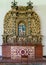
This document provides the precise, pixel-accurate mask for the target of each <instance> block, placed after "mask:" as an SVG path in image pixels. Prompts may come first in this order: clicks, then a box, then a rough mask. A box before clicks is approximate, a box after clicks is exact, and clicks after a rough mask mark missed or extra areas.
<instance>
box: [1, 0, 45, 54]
mask: <svg viewBox="0 0 46 65" xmlns="http://www.w3.org/2000/svg"><path fill="white" fill-rule="evenodd" d="M12 1H13V0H0V45H2V43H3V41H2V35H3V23H4V16H5V14H6V13H7V12H8V11H9V10H10V9H11V8H10V6H11V2H12ZM16 1H17V2H18V5H27V4H26V3H27V2H28V1H29V0H23V1H22V0H16ZM31 1H32V2H33V3H34V4H33V5H34V10H35V11H36V12H37V13H38V15H39V16H40V20H41V34H42V35H43V41H42V44H43V45H44V48H43V55H46V0H31ZM1 50H2V48H1V47H0V55H2V51H1Z"/></svg>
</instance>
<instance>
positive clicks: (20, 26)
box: [18, 22, 26, 36]
mask: <svg viewBox="0 0 46 65" xmlns="http://www.w3.org/2000/svg"><path fill="white" fill-rule="evenodd" d="M25 33H26V26H25V24H24V23H23V22H20V23H19V24H18V35H19V36H25Z"/></svg>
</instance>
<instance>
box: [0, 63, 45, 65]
mask: <svg viewBox="0 0 46 65" xmlns="http://www.w3.org/2000/svg"><path fill="white" fill-rule="evenodd" d="M0 65H46V63H28V64H26V63H4V64H3V63H2V64H0Z"/></svg>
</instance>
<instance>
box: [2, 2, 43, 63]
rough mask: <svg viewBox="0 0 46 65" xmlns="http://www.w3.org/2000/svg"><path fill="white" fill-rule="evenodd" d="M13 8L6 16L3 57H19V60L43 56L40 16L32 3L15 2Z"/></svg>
mask: <svg viewBox="0 0 46 65" xmlns="http://www.w3.org/2000/svg"><path fill="white" fill-rule="evenodd" d="M11 8H12V9H11V10H10V11H9V12H7V13H6V15H5V18H4V34H3V46H2V51H3V52H2V53H3V58H11V59H14V60H15V59H16V60H17V59H18V60H19V62H20V61H21V60H22V62H23V61H26V60H27V59H28V61H29V60H31V59H34V58H42V35H41V25H40V18H39V16H38V14H37V13H36V12H35V11H34V10H33V6H32V3H31V2H30V1H29V2H28V5H27V6H17V4H16V2H13V3H12V6H11ZM16 50H17V51H16ZM7 51H8V52H7ZM5 52H6V53H5ZM39 52H40V53H39ZM16 54H17V56H16ZM24 58H26V60H25V59H24Z"/></svg>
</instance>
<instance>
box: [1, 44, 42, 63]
mask: <svg viewBox="0 0 46 65" xmlns="http://www.w3.org/2000/svg"><path fill="white" fill-rule="evenodd" d="M12 48H13V49H12ZM29 48H30V49H29ZM16 49H17V51H18V52H19V54H20V56H15V55H14V54H15V53H18V52H16ZM24 49H26V50H29V52H28V51H26V50H24ZM11 51H12V52H11ZM21 52H22V53H21ZM25 52H27V53H25ZM24 54H25V55H24ZM27 54H28V55H27ZM2 57H3V59H13V60H16V61H17V60H18V62H27V61H30V60H31V59H42V57H43V46H42V45H41V44H34V45H33V44H31V45H30V46H18V45H17V46H14V45H2Z"/></svg>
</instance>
